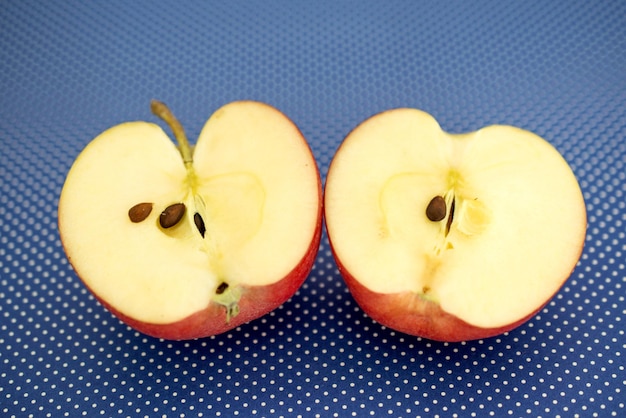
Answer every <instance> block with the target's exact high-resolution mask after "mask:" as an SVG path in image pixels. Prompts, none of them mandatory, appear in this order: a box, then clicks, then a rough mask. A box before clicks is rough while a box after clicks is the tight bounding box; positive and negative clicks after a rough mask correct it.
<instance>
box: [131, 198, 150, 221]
mask: <svg viewBox="0 0 626 418" xmlns="http://www.w3.org/2000/svg"><path fill="white" fill-rule="evenodd" d="M150 212H152V203H146V202H144V203H137V204H136V205H135V206H133V207H132V208H130V209H128V217H129V218H130V221H131V222H133V223H139V222H142V221H144V220H145V219H146V218H147V217H148V216H149V215H150Z"/></svg>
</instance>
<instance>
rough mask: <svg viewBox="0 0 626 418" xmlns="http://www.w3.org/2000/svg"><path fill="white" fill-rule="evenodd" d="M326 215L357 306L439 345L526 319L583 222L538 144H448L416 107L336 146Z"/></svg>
mask: <svg viewBox="0 0 626 418" xmlns="http://www.w3.org/2000/svg"><path fill="white" fill-rule="evenodd" d="M324 206H325V209H324V211H325V222H326V227H327V230H328V237H329V240H330V244H331V248H332V252H333V256H334V257H335V260H336V262H337V265H338V267H339V270H340V272H341V274H342V276H343V277H344V279H345V281H346V283H347V285H348V288H349V289H350V291H351V293H352V295H353V297H354V298H355V300H356V301H357V303H358V304H359V305H360V306H361V308H362V309H363V310H364V311H365V312H366V313H367V314H368V315H369V316H370V317H372V318H373V319H374V320H376V321H378V322H379V323H381V324H383V325H385V326H388V327H389V328H392V329H395V330H398V331H401V332H404V333H407V334H412V335H417V336H421V337H425V338H429V339H433V340H440V341H462V340H471V339H479V338H486V337H490V336H494V335H497V334H501V333H503V332H505V331H508V330H511V329H513V328H515V327H517V326H518V325H520V324H522V323H523V322H525V321H527V320H528V319H530V318H532V317H533V316H534V315H535V314H536V313H537V312H538V311H539V310H540V309H541V308H542V307H543V306H544V305H545V304H546V303H547V302H548V301H549V300H550V299H551V297H552V296H553V295H554V294H555V293H556V292H557V291H558V290H559V289H560V288H561V286H562V285H563V283H564V282H565V281H566V280H567V278H568V277H569V275H570V274H571V272H572V270H573V268H574V267H575V265H576V263H577V261H578V259H579V257H580V255H581V252H582V248H583V243H584V240H585V234H586V225H587V221H586V211H585V203H584V201H583V196H582V193H581V190H580V187H579V185H578V182H577V180H576V178H575V176H574V174H573V172H572V170H571V169H570V167H569V166H568V164H567V162H566V161H565V160H564V159H563V157H562V156H561V155H560V154H559V152H558V151H557V150H556V149H555V148H554V147H553V146H552V145H550V144H549V143H548V142H547V141H545V140H544V139H542V138H540V137H538V136H537V135H535V134H533V133H531V132H528V131H525V130H522V129H518V128H514V127H511V126H502V125H495V126H489V127H486V128H483V129H480V130H478V131H476V132H473V133H468V134H450V133H446V132H444V131H443V130H442V129H441V128H440V126H439V125H438V124H437V122H436V121H435V119H434V118H432V117H431V116H430V115H428V114H427V113H424V112H422V111H419V110H416V109H394V110H390V111H386V112H383V113H380V114H378V115H375V116H373V117H371V118H370V119H368V120H366V121H365V122H363V123H362V124H361V125H359V126H358V127H357V128H356V129H354V130H353V131H352V132H351V133H350V134H349V135H348V136H347V137H346V139H345V140H344V142H343V143H342V144H341V146H340V148H339V150H338V151H337V153H336V155H335V156H334V158H333V160H332V162H331V165H330V168H329V171H328V175H327V179H326V185H325V197H324Z"/></svg>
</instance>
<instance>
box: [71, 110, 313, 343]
mask: <svg viewBox="0 0 626 418" xmlns="http://www.w3.org/2000/svg"><path fill="white" fill-rule="evenodd" d="M153 111H154V112H155V113H156V114H159V116H161V117H163V118H164V119H165V120H166V121H167V122H168V124H170V126H171V127H172V130H173V131H174V134H175V136H176V138H177V140H178V141H179V144H180V147H179V148H178V149H177V147H176V146H175V145H174V143H173V142H172V141H171V140H170V139H169V137H168V136H167V135H166V134H165V132H164V131H163V130H162V129H161V128H160V127H159V126H158V125H156V124H152V123H147V122H128V123H124V124H121V125H118V126H115V127H113V128H111V129H109V130H107V131H105V132H103V133H102V134H101V135H99V136H98V137H97V138H95V139H94V140H93V141H92V142H91V143H90V144H88V146H87V147H86V148H85V149H84V150H83V151H82V152H81V153H80V155H79V156H78V158H77V159H76V161H75V162H74V164H73V166H72V168H71V169H70V171H69V173H68V176H67V179H66V182H65V184H64V187H63V190H62V193H61V196H60V200H59V230H60V235H61V239H62V242H63V246H64V248H65V251H66V254H67V257H68V259H69V261H70V263H71V264H72V266H73V267H74V269H75V271H76V273H77V274H78V276H79V277H80V278H81V279H82V280H83V282H84V283H85V285H86V286H87V287H88V288H89V289H90V290H91V291H92V292H93V294H94V295H95V296H96V297H97V299H98V300H99V301H100V302H102V303H103V304H104V305H105V306H106V307H107V308H108V309H110V310H111V311H112V312H113V313H114V314H115V315H117V316H118V317H119V318H121V319H122V320H123V321H124V322H126V323H127V324H129V325H131V326H132V327H133V328H135V329H137V330H139V331H141V332H144V333H146V334H149V335H152V336H155V337H161V338H166V339H176V340H181V339H191V338H198V337H205V336H209V335H214V334H218V333H221V332H224V331H227V330H229V329H232V328H234V327H236V326H238V325H240V324H242V323H245V322H248V321H250V320H252V319H255V318H258V317H260V316H262V315H264V314H266V313H268V312H270V311H271V310H273V309H275V308H276V307H278V306H279V305H281V304H282V303H283V302H285V301H286V300H287V299H288V298H289V297H291V296H292V295H293V294H294V293H295V292H296V290H297V289H298V288H299V287H300V285H301V284H302V283H303V281H304V280H305V278H306V276H307V275H308V273H309V272H310V270H311V268H312V265H313V262H314V260H315V256H316V254H317V250H318V246H319V241H320V236H321V218H322V209H321V182H320V177H319V172H318V170H317V166H316V164H315V160H314V158H313V155H312V153H311V150H310V148H309V147H308V144H307V143H306V141H305V139H304V137H303V136H302V135H301V133H300V132H299V130H298V129H297V127H296V126H295V125H294V124H293V123H292V122H291V121H290V120H289V119H288V118H287V117H286V116H285V115H284V114H282V113H281V112H280V111H278V110H277V109H275V108H273V107H271V106H268V105H265V104H262V103H259V102H251V101H241V102H234V103H231V104H228V105H226V106H224V107H222V108H221V109H219V110H218V111H216V112H215V113H214V114H213V116H212V117H211V118H210V119H209V120H208V122H207V123H206V125H205V126H204V128H203V130H202V132H201V133H200V136H199V138H198V141H197V143H196V145H195V148H193V149H192V148H191V147H190V146H189V144H188V143H187V139H186V137H185V136H184V131H183V130H182V128H181V127H180V124H179V123H178V121H177V120H176V119H175V118H173V116H171V113H169V111H167V108H165V107H164V105H162V104H160V103H158V102H153ZM180 204H182V205H180ZM137 205H138V206H137ZM173 205H177V206H178V208H179V209H181V211H179V212H180V213H179V214H182V217H180V219H177V217H176V216H175V215H176V213H175V212H176V211H175V210H174V209H173V208H170V209H168V208H169V207H170V206H173ZM136 206H137V207H136ZM133 208H134V209H133ZM138 208H140V209H146V210H144V211H142V210H139V209H138ZM150 209H151V210H150ZM146 212H149V213H148V214H146ZM164 218H166V219H164ZM170 224H171V225H170Z"/></svg>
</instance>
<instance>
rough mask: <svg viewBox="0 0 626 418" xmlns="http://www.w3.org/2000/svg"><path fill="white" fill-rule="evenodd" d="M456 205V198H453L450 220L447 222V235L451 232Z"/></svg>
mask: <svg viewBox="0 0 626 418" xmlns="http://www.w3.org/2000/svg"><path fill="white" fill-rule="evenodd" d="M455 207H456V199H455V198H454V197H453V198H452V203H451V204H450V216H448V222H446V237H447V236H448V234H449V233H450V226H452V221H453V220H454V208H455Z"/></svg>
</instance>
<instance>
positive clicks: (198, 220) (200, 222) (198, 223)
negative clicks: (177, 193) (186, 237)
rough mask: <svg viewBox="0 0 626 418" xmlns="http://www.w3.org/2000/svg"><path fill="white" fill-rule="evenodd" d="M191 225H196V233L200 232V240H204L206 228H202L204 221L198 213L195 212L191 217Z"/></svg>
mask: <svg viewBox="0 0 626 418" xmlns="http://www.w3.org/2000/svg"><path fill="white" fill-rule="evenodd" d="M193 223H195V224H196V228H198V232H200V235H202V238H204V233H205V232H206V228H205V226H204V219H202V216H200V214H199V213H198V212H196V213H195V214H194V215H193Z"/></svg>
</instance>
